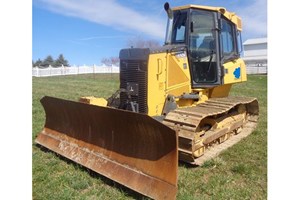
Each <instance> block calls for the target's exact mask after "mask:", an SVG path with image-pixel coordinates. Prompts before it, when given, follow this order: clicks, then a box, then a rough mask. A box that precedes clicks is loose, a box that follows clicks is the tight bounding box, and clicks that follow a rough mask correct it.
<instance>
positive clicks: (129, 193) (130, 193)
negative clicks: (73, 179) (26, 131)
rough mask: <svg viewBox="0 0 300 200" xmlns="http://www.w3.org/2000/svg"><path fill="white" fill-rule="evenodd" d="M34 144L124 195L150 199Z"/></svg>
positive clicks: (144, 199) (141, 199)
mask: <svg viewBox="0 0 300 200" xmlns="http://www.w3.org/2000/svg"><path fill="white" fill-rule="evenodd" d="M35 146H37V147H38V148H39V149H40V150H41V151H43V152H45V153H53V154H55V155H56V156H57V157H58V158H59V159H60V160H62V161H64V162H66V163H67V164H68V165H72V166H74V168H75V169H80V170H81V171H85V172H87V173H88V174H89V175H90V176H91V177H92V178H94V179H100V180H101V181H102V182H103V183H104V184H106V185H109V186H111V187H114V188H116V189H118V190H119V191H120V192H121V193H124V195H125V196H128V197H131V198H133V199H138V200H146V199H150V198H148V197H147V196H144V195H142V194H140V193H138V192H136V191H134V190H132V189H130V188H128V187H126V186H124V185H121V184H120V183H117V182H115V181H113V180H111V179H109V178H107V177H105V176H103V175H101V174H98V173H97V172H95V171H93V170H91V169H89V168H87V167H84V166H82V165H80V164H78V163H76V162H74V161H72V160H70V159H68V158H66V157H64V156H62V155H60V154H58V153H56V152H54V151H51V150H49V149H47V148H46V147H44V146H42V145H40V144H35Z"/></svg>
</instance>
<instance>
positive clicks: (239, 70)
mask: <svg viewBox="0 0 300 200" xmlns="http://www.w3.org/2000/svg"><path fill="white" fill-rule="evenodd" d="M233 75H234V78H236V79H239V78H240V77H241V67H237V68H235V70H234V72H233Z"/></svg>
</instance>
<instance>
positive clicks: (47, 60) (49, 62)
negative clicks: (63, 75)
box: [40, 55, 54, 67]
mask: <svg viewBox="0 0 300 200" xmlns="http://www.w3.org/2000/svg"><path fill="white" fill-rule="evenodd" d="M49 65H51V66H54V60H53V58H52V56H50V55H49V56H47V57H46V58H45V59H44V60H43V62H42V64H41V65H40V66H42V67H49Z"/></svg>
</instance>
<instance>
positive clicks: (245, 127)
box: [36, 3, 259, 199]
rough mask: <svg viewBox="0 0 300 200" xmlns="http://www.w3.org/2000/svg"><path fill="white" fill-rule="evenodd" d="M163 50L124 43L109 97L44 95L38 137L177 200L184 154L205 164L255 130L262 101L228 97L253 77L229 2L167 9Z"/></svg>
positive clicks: (154, 194)
mask: <svg viewBox="0 0 300 200" xmlns="http://www.w3.org/2000/svg"><path fill="white" fill-rule="evenodd" d="M164 8H165V10H166V13H167V16H168V23H167V29H166V39H165V44H164V45H163V46H162V47H159V48H155V49H149V48H128V49H122V50H121V51H120V54H119V58H120V88H119V90H118V91H116V93H114V94H113V95H112V96H111V97H109V98H108V99H104V98H96V97H81V98H80V100H79V102H74V101H69V100H64V99H58V98H55V97H49V96H45V97H43V98H42V99H41V103H42V105H43V107H44V110H45V113H46V122H45V126H44V128H43V130H42V131H41V132H40V133H39V134H38V137H37V139H36V143H38V144H40V145H42V146H44V147H46V148H48V149H50V150H52V151H54V152H56V153H58V154H60V155H62V156H64V157H66V158H68V159H71V160H72V161H74V162H76V163H79V164H80V165H83V166H85V167H87V168H88V169H91V170H93V171H95V172H97V173H99V174H101V175H103V176H105V177H107V178H109V179H112V180H114V181H116V182H118V183H120V184H122V185H125V186H126V187H128V188H130V189H132V190H135V191H137V192H139V193H141V194H143V195H146V196H148V197H151V198H153V199H175V198H176V192H177V179H178V160H180V161H183V162H187V163H190V164H192V165H201V164H202V163H203V162H205V161H206V160H208V159H211V158H213V157H215V156H217V155H218V154H219V153H220V152H221V151H223V150H225V149H226V148H228V147H230V146H232V145H234V144H235V143H237V142H238V141H239V140H241V139H242V138H244V137H246V136H247V135H249V134H250V133H251V132H252V131H253V129H254V128H255V127H256V124H257V121H258V114H259V109H258V101H257V99H256V98H249V97H234V96H229V92H230V89H231V87H232V85H233V84H235V83H241V82H244V81H246V80H247V75H246V66H245V63H244V61H243V60H242V59H241V58H240V53H241V31H242V23H241V19H240V17H238V16H237V15H236V14H235V13H233V12H229V11H227V10H226V9H225V8H223V7H209V6H199V5H185V6H180V7H174V8H170V6H169V4H168V3H165V5H164Z"/></svg>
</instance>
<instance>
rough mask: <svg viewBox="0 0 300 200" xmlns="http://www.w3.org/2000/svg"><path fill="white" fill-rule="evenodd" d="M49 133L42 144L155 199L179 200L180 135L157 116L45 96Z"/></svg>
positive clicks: (40, 140)
mask: <svg viewBox="0 0 300 200" xmlns="http://www.w3.org/2000/svg"><path fill="white" fill-rule="evenodd" d="M41 103H42V105H43V107H44V109H45V113H46V123H45V127H44V129H43V130H42V131H41V133H39V135H38V137H37V139H36V142H37V143H38V144H40V145H42V146H44V147H46V148H48V149H50V150H52V151H54V152H56V153H58V154H60V155H62V156H64V157H66V158H68V159H71V160H72V161H74V162H76V163H79V164H81V165H83V166H85V167H87V168H89V169H91V170H93V171H95V172H97V173H99V174H101V175H103V176H105V177H107V178H109V179H112V180H114V181H116V182H118V183H120V184H122V185H125V186H126V187H128V188H131V189H132V190H135V191H137V192H139V193H141V194H143V195H146V196H149V197H151V198H154V199H175V197H176V192H177V168H178V150H177V148H178V138H177V132H176V131H174V130H173V129H171V128H169V127H167V126H165V125H163V124H162V123H160V122H158V121H156V120H154V119H152V118H151V117H149V116H147V115H144V114H138V113H133V112H129V111H124V110H118V109H114V108H108V107H99V106H94V105H89V104H84V103H78V102H74V101H68V100H63V99H58V98H53V97H43V98H42V99H41Z"/></svg>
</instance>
